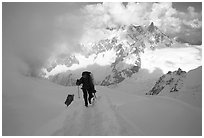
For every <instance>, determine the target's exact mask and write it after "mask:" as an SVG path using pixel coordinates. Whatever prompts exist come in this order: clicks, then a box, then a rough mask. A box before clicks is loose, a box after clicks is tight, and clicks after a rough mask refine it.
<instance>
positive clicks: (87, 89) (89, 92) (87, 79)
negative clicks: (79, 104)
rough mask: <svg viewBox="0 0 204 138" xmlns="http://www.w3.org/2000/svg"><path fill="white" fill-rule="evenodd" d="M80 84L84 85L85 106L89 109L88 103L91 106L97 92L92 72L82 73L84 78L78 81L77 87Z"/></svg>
mask: <svg viewBox="0 0 204 138" xmlns="http://www.w3.org/2000/svg"><path fill="white" fill-rule="evenodd" d="M80 84H82V88H81V89H82V91H83V97H84V102H85V106H86V107H88V102H89V104H91V99H92V98H93V97H94V95H95V92H96V90H95V88H94V83H93V77H92V74H91V72H88V71H84V72H82V77H81V78H80V79H77V81H76V85H78V86H79V85H80ZM87 96H88V97H87ZM87 98H88V99H87Z"/></svg>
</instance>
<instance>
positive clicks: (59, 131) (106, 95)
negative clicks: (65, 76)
mask: <svg viewBox="0 0 204 138" xmlns="http://www.w3.org/2000/svg"><path fill="white" fill-rule="evenodd" d="M3 56H4V58H3V62H2V63H3V66H2V68H3V74H2V75H3V76H2V77H3V82H2V86H3V87H2V135H3V136H16V135H17V136H24V135H26V136H30V135H37V136H41V135H46V136H48V135H60V136H62V135H68V136H70V135H83V136H85V135H97V136H106V135H134V136H136V135H138V136H143V135H144V136H157V135H163V136H170V135H172V136H177V135H182V136H189V135H192V136H197V135H199V136H200V135H202V106H201V102H202V98H201V95H202V85H201V84H202V78H201V71H202V68H201V67H200V68H197V69H195V70H191V71H189V72H188V74H187V77H186V78H187V79H186V80H185V81H184V87H183V89H181V93H180V95H179V96H178V97H177V98H172V97H168V96H165V95H164V96H146V95H144V94H145V93H146V92H147V91H149V90H150V89H151V87H152V86H153V85H154V83H155V80H157V79H158V76H159V77H160V76H161V74H162V73H163V72H162V70H161V69H156V70H154V72H152V73H150V72H149V70H148V69H141V71H140V72H139V73H138V74H135V75H134V76H133V77H132V78H129V79H126V80H125V81H124V82H123V83H121V84H120V85H119V86H118V87H115V88H108V87H99V86H97V87H96V90H97V91H98V92H97V93H96V94H97V100H96V103H95V104H94V106H92V105H91V106H90V107H88V108H86V107H85V106H84V101H83V99H82V98H80V99H78V95H77V87H64V86H60V85H57V84H54V83H51V82H48V81H46V80H42V79H39V78H35V77H31V74H27V73H26V72H27V70H28V68H27V66H26V65H25V64H24V63H23V62H22V61H21V60H18V58H14V56H10V55H9V54H7V55H3ZM196 64H197V62H196ZM68 94H74V95H75V99H74V102H73V103H72V104H71V105H70V106H69V107H68V108H67V107H66V105H65V104H64V101H65V99H66V97H67V95H68ZM80 95H81V97H82V92H81V90H80ZM195 98H196V100H195ZM192 99H194V100H192ZM189 101H190V102H189Z"/></svg>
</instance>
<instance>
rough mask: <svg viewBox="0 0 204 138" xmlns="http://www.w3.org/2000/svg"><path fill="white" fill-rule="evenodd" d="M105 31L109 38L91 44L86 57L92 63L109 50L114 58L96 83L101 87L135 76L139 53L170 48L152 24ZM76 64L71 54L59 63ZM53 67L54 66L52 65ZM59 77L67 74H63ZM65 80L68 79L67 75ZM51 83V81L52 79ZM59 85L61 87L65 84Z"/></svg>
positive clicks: (137, 68)
mask: <svg viewBox="0 0 204 138" xmlns="http://www.w3.org/2000/svg"><path fill="white" fill-rule="evenodd" d="M106 29H108V31H109V32H111V33H112V35H111V37H109V38H105V39H102V40H100V41H98V42H96V43H93V44H91V45H90V47H91V48H90V50H89V53H88V55H93V54H94V55H95V57H94V60H96V59H97V58H98V56H99V55H100V56H101V55H103V56H104V55H105V53H106V52H109V51H112V53H114V59H113V60H112V63H111V64H110V65H109V67H108V68H109V70H110V72H109V73H108V74H104V77H103V78H101V80H97V82H98V81H100V82H101V85H111V84H117V83H120V82H122V81H123V80H124V79H126V78H127V77H131V76H132V75H133V74H134V73H137V72H138V71H139V69H140V67H141V59H140V53H141V52H144V49H145V48H150V49H152V50H154V49H155V48H156V47H157V46H158V45H163V46H171V44H173V41H172V39H170V38H169V37H168V36H167V35H165V34H164V33H162V32H161V31H160V30H159V29H158V28H157V27H156V26H154V23H151V24H150V25H149V26H136V25H133V24H131V25H129V26H121V27H119V28H106ZM84 45H85V44H82V46H84ZM77 61H78V59H77V58H76V57H75V56H73V55H72V56H70V58H66V60H65V61H63V62H62V63H61V64H63V63H64V64H65V65H66V66H68V67H69V66H71V65H72V64H74V63H75V64H76V63H77ZM53 65H54V66H56V65H55V64H53ZM51 69H52V68H51ZM51 69H49V70H51ZM69 72H70V71H69ZM95 73H97V72H95ZM98 73H100V72H98ZM62 74H64V75H66V76H67V75H68V74H67V73H62ZM72 74H73V73H72ZM52 78H55V77H52ZM57 78H59V77H57ZM67 78H70V77H69V75H68V76H67ZM51 80H52V81H53V79H51ZM55 80H56V79H55ZM59 82H61V80H59ZM62 84H63V85H64V84H66V83H62Z"/></svg>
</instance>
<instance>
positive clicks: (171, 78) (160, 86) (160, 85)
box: [146, 68, 186, 95]
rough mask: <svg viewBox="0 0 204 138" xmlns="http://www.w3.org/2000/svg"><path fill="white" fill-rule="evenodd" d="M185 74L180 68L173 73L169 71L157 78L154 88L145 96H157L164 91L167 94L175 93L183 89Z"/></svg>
mask: <svg viewBox="0 0 204 138" xmlns="http://www.w3.org/2000/svg"><path fill="white" fill-rule="evenodd" d="M185 77H186V72H185V71H182V70H181V69H180V68H179V69H178V70H176V71H174V72H171V71H169V72H168V73H167V74H164V75H163V76H161V77H160V78H159V80H158V81H157V82H156V84H155V85H154V87H153V88H152V89H151V90H150V91H149V92H148V93H146V95H158V94H160V93H162V92H163V90H165V91H166V92H167V93H171V92H177V91H179V90H180V89H181V88H182V87H183V82H184V79H185Z"/></svg>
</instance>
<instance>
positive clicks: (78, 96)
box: [78, 86, 80, 98]
mask: <svg viewBox="0 0 204 138" xmlns="http://www.w3.org/2000/svg"><path fill="white" fill-rule="evenodd" d="M78 98H80V95H79V86H78Z"/></svg>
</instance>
